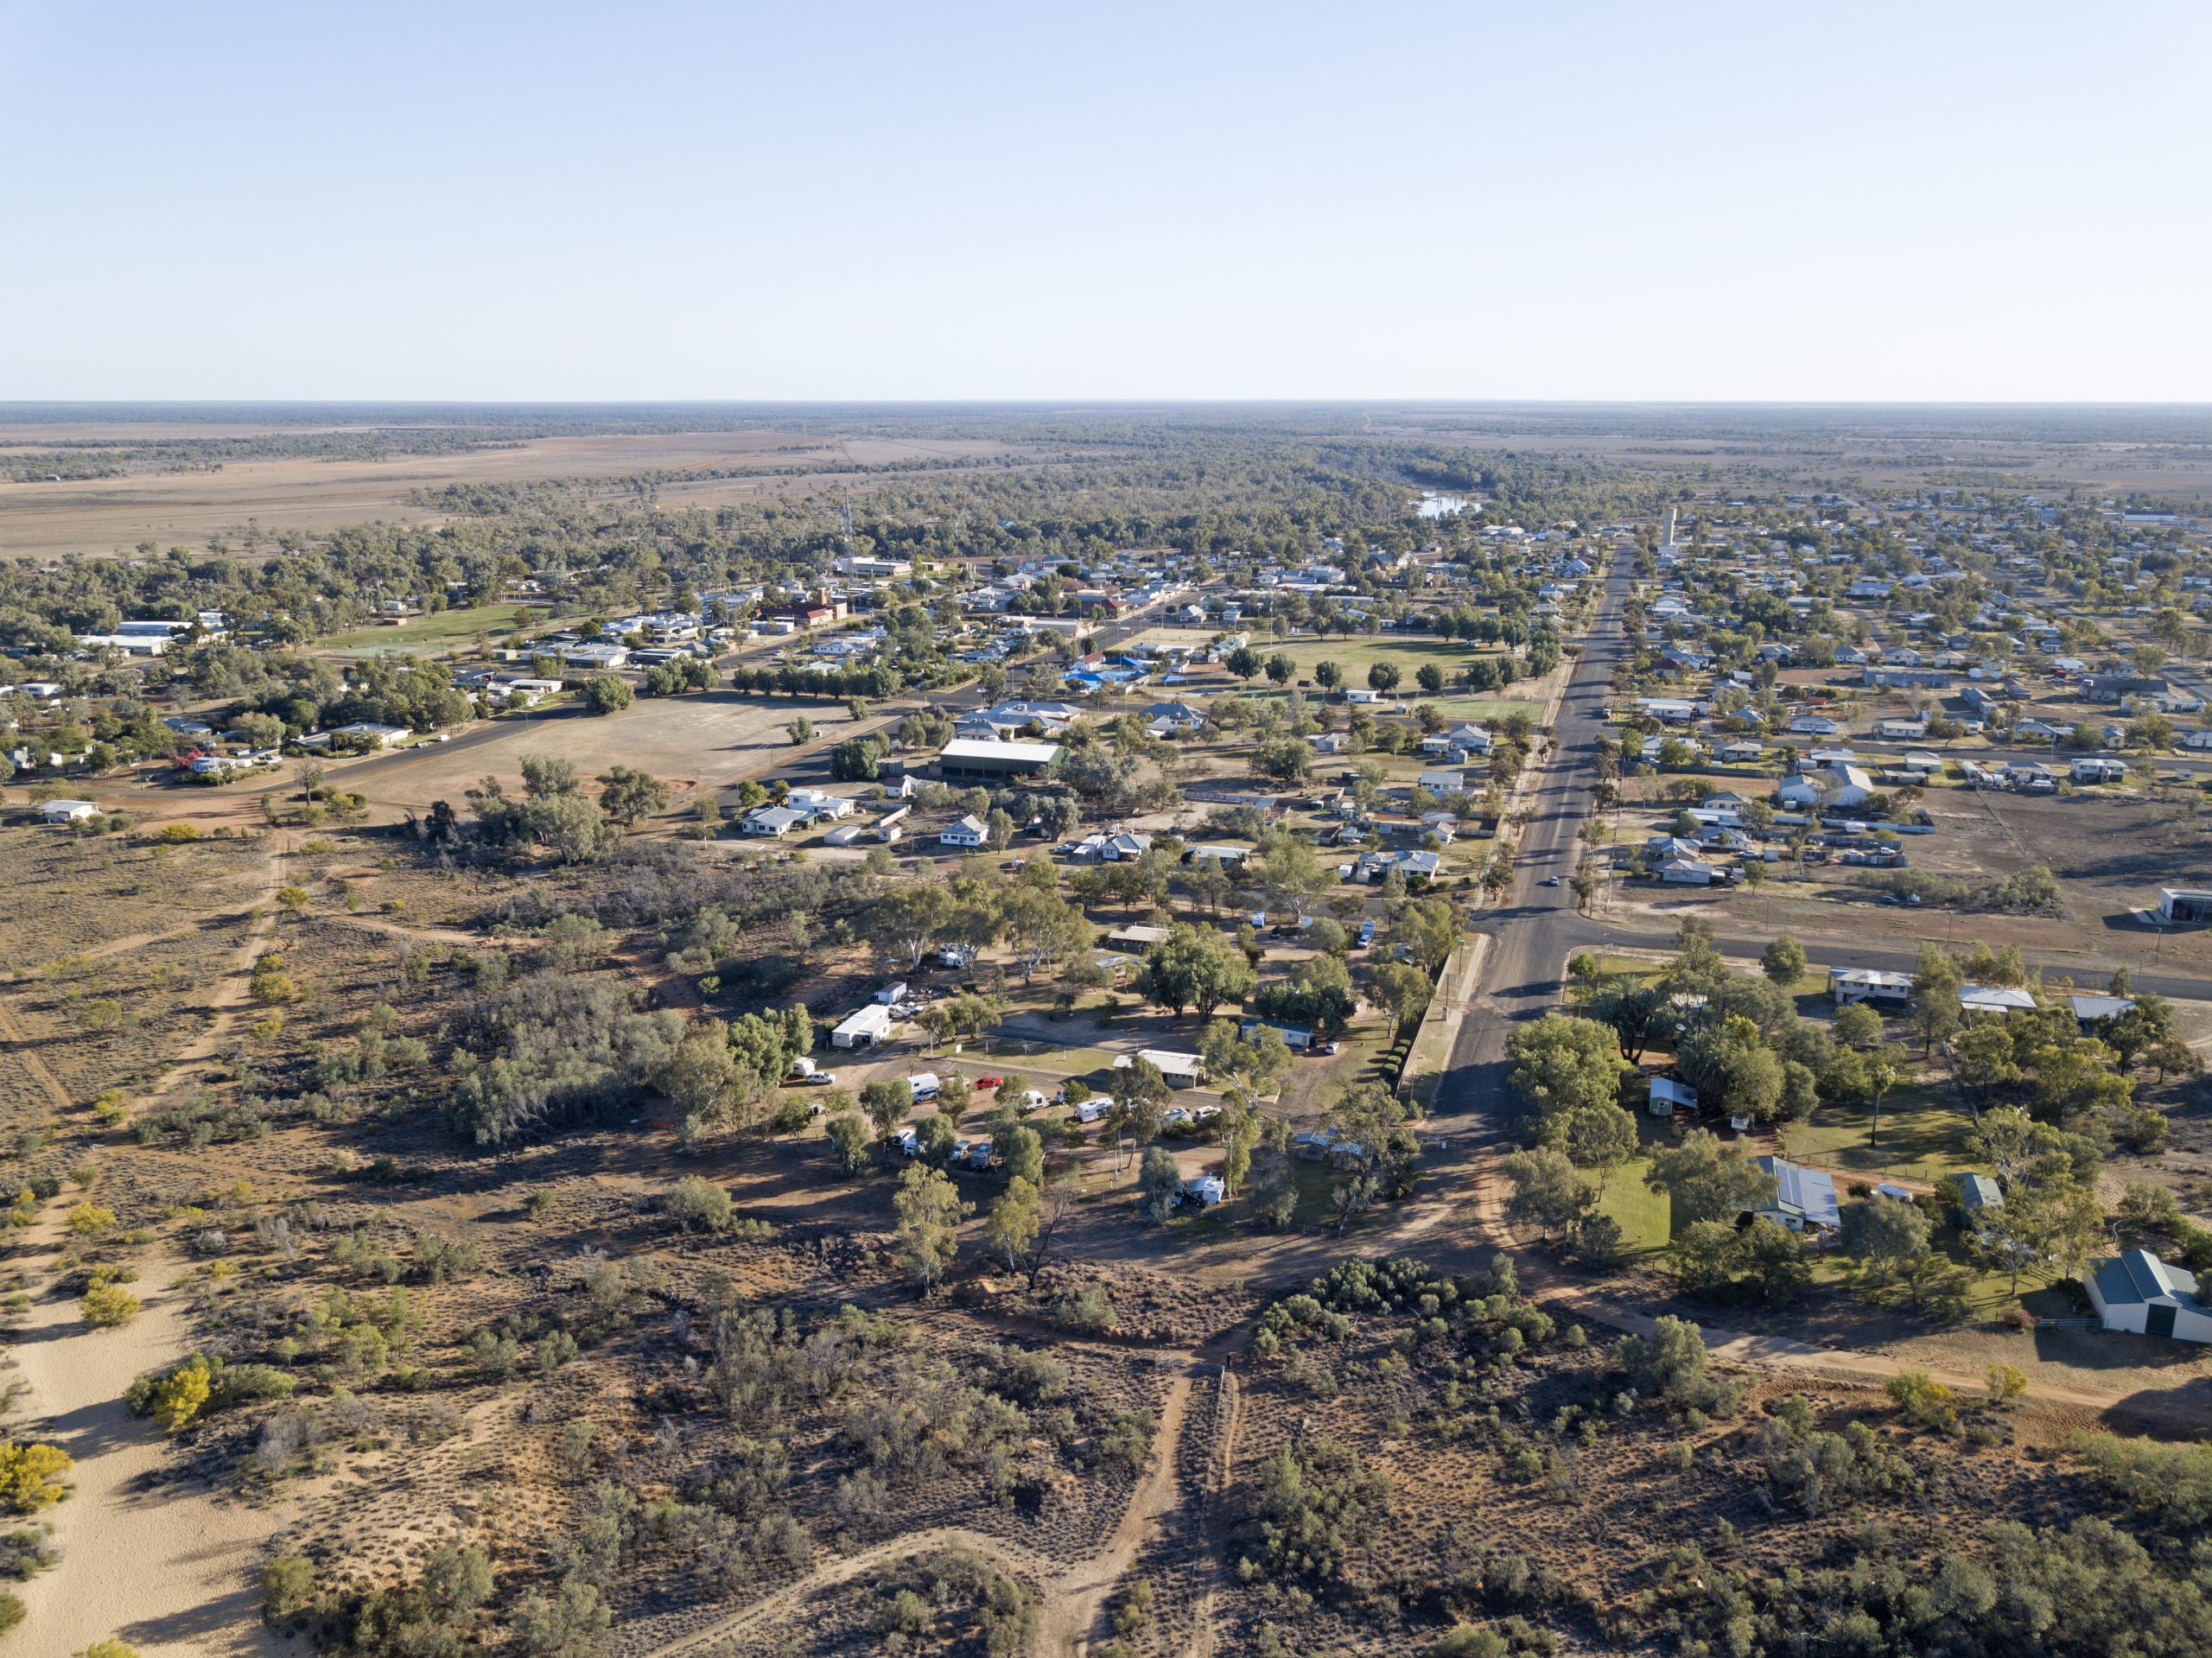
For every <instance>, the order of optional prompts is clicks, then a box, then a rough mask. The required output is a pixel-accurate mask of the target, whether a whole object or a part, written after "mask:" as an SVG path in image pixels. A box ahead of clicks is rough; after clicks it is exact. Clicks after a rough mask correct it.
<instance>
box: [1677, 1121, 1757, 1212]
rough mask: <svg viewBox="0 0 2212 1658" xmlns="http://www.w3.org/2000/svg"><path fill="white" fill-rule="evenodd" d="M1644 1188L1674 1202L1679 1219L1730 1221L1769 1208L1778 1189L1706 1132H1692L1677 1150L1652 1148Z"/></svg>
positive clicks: (1737, 1152) (1731, 1148)
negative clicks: (1662, 1193) (1750, 1212)
mask: <svg viewBox="0 0 2212 1658" xmlns="http://www.w3.org/2000/svg"><path fill="white" fill-rule="evenodd" d="M1644 1184H1645V1185H1648V1186H1649V1187H1650V1188H1651V1190H1652V1191H1663V1192H1665V1193H1666V1194H1667V1195H1668V1196H1669V1197H1671V1198H1673V1199H1674V1201H1675V1205H1676V1207H1677V1208H1678V1209H1679V1210H1680V1211H1681V1215H1682V1217H1683V1218H1685V1219H1687V1220H1691V1221H1732V1220H1734V1219H1735V1218H1736V1217H1738V1215H1740V1214H1742V1213H1743V1212H1744V1211H1745V1210H1759V1209H1764V1208H1765V1207H1767V1205H1769V1204H1771V1203H1773V1202H1774V1199H1775V1194H1776V1192H1777V1191H1778V1190H1779V1183H1778V1182H1777V1180H1776V1179H1775V1178H1774V1176H1772V1175H1770V1174H1768V1173H1766V1172H1764V1171H1763V1170H1761V1169H1760V1168H1758V1166H1756V1165H1755V1164H1753V1163H1752V1162H1751V1159H1749V1158H1747V1157H1745V1155H1744V1153H1743V1149H1742V1147H1738V1146H1734V1145H1729V1144H1725V1143H1723V1142H1722V1140H1720V1139H1719V1137H1718V1136H1717V1135H1715V1134H1713V1132H1712V1131H1711V1130H1710V1129H1706V1128H1694V1129H1692V1130H1691V1131H1690V1132H1689V1133H1688V1134H1687V1135H1685V1136H1684V1137H1683V1139H1682V1140H1681V1143H1680V1144H1679V1145H1675V1146H1661V1147H1655V1148H1654V1149H1653V1151H1652V1153H1651V1167H1650V1171H1649V1172H1648V1173H1647V1174H1646V1175H1645V1176H1644Z"/></svg>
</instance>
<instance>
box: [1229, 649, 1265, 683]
mask: <svg viewBox="0 0 2212 1658" xmlns="http://www.w3.org/2000/svg"><path fill="white" fill-rule="evenodd" d="M1221 665H1222V666H1223V667H1224V668H1226V669H1228V670H1229V671H1230V673H1232V674H1235V675H1236V677H1237V678H1239V679H1242V680H1244V681H1246V682H1247V683H1249V682H1250V680H1251V678H1252V677H1253V676H1254V675H1255V674H1256V673H1258V672H1259V671H1260V668H1261V662H1260V653H1259V652H1258V651H1255V650H1254V649H1253V648H1252V647H1251V646H1250V645H1238V646H1237V647H1236V649H1235V650H1234V651H1230V653H1229V654H1228V655H1227V656H1225V657H1223V658H1222V661H1221Z"/></svg>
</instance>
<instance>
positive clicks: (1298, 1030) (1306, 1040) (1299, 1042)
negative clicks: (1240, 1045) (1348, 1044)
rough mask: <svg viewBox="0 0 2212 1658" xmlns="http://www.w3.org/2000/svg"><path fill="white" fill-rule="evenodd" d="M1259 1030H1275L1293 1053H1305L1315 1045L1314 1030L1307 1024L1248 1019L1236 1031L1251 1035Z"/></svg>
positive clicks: (1246, 1035) (1240, 1033)
mask: <svg viewBox="0 0 2212 1658" xmlns="http://www.w3.org/2000/svg"><path fill="white" fill-rule="evenodd" d="M1259 1030H1269V1031H1273V1032H1274V1033H1275V1034H1276V1035H1277V1036H1280V1037H1281V1039H1283V1044H1284V1045H1285V1046H1287V1047H1288V1048H1289V1049H1290V1051H1292V1052H1293V1053H1304V1052H1305V1051H1306V1050H1307V1049H1308V1048H1310V1047H1312V1046H1313V1032H1312V1031H1310V1030H1308V1029H1307V1028H1306V1026H1303V1025H1281V1024H1278V1023H1276V1022H1275V1021H1274V1020H1271V1019H1248V1020H1245V1021H1244V1022H1243V1024H1241V1025H1239V1026H1237V1027H1236V1033H1237V1035H1239V1036H1244V1037H1249V1036H1250V1035H1251V1034H1252V1033H1253V1032H1255V1031H1259Z"/></svg>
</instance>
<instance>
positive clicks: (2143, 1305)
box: [2082, 1249, 2212, 1342]
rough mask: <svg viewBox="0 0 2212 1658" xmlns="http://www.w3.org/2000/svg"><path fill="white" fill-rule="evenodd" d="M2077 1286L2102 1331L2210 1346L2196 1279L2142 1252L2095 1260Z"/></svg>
mask: <svg viewBox="0 0 2212 1658" xmlns="http://www.w3.org/2000/svg"><path fill="white" fill-rule="evenodd" d="M2082 1282H2083V1283H2084V1285H2085V1286H2087V1287H2088V1292H2089V1299H2090V1301H2091V1302H2092V1303H2094V1305H2095V1306H2096V1309H2097V1317H2098V1318H2100V1319H2101V1320H2102V1321H2103V1323H2104V1327H2105V1328H2106V1329H2107V1330H2125V1331H2132V1332H2133V1333H2134V1334H2136V1335H2139V1336H2171V1337H2173V1338H2174V1339H2175V1340H2177V1341H2184V1342H2212V1306H2208V1305H2206V1304H2205V1301H2204V1298H2203V1296H2202V1293H2200V1292H2199V1291H2198V1289H2197V1287H2196V1274H2193V1273H2190V1272H2189V1271H2187V1270H2185V1269H2184V1268H2183V1267H2171V1266H2168V1265H2167V1264H2166V1263H2165V1262H2164V1261H2161V1260H2159V1259H2158V1256H2156V1255H2152V1253H2151V1252H2150V1251H2149V1250H2148V1249H2130V1250H2129V1251H2127V1253H2126V1254H2125V1255H2114V1256H2113V1257H2112V1258H2111V1259H2110V1260H2108V1261H2099V1262H2098V1263H2097V1264H2096V1266H2095V1267H2093V1268H2092V1269H2091V1270H2090V1271H2089V1273H2088V1274H2087V1275H2086V1276H2085V1277H2084V1278H2083V1280H2082Z"/></svg>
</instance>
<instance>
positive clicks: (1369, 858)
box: [1344, 852, 2212, 902]
mask: <svg viewBox="0 0 2212 1658" xmlns="http://www.w3.org/2000/svg"><path fill="white" fill-rule="evenodd" d="M1443 862H1444V860H1443V859H1442V858H1441V857H1440V856H1439V855H1438V854H1435V853H1433V852H1368V853H1363V854H1361V855H1360V858H1359V861H1358V862H1357V863H1354V864H1347V865H1345V866H1344V873H1345V876H1346V879H1348V880H1356V881H1360V882H1367V881H1378V880H1387V879H1388V878H1389V873H1390V872H1391V871H1392V870H1394V869H1395V870H1396V871H1397V872H1398V873H1400V874H1402V875H1403V876H1404V877H1405V878H1406V879H1407V880H1409V881H1410V880H1427V879H1429V878H1431V877H1433V875H1434V874H1435V873H1436V872H1437V870H1438V869H1440V867H1443ZM2207 901H2208V902H2212V895H2209V896H2208V900H2207Z"/></svg>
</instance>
